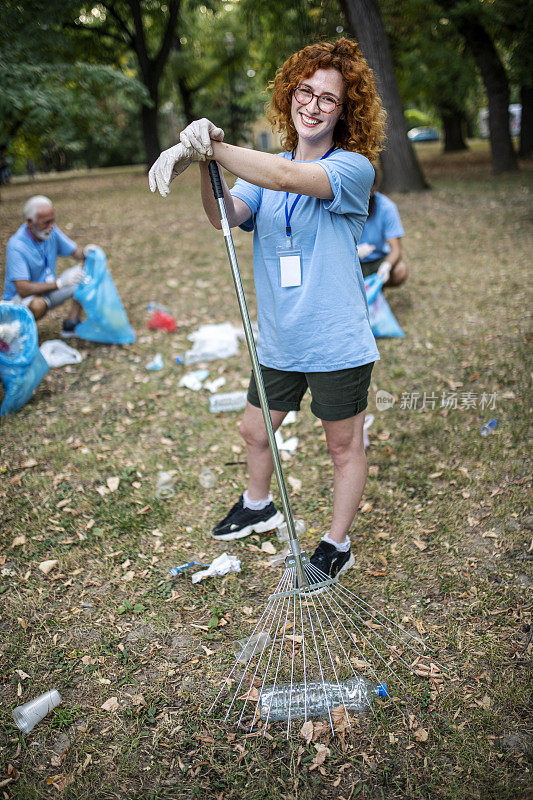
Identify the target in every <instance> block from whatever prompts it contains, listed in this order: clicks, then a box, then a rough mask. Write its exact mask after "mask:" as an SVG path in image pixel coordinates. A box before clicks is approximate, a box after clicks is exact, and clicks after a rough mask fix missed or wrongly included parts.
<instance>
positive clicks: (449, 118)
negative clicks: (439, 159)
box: [439, 108, 468, 153]
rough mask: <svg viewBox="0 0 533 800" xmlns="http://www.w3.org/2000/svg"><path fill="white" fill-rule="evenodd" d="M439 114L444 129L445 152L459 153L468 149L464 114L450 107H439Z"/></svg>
mask: <svg viewBox="0 0 533 800" xmlns="http://www.w3.org/2000/svg"><path fill="white" fill-rule="evenodd" d="M439 114H440V118H441V122H442V128H443V130H444V152H445V153H458V152H459V151H461V150H468V145H467V143H466V142H465V140H464V136H463V127H464V115H463V114H462V113H461V112H460V111H457V110H456V109H450V108H439Z"/></svg>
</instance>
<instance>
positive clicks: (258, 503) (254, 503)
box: [242, 489, 273, 511]
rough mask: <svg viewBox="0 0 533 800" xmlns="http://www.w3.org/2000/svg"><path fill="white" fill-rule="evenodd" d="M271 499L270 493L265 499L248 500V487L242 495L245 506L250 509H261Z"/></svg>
mask: <svg viewBox="0 0 533 800" xmlns="http://www.w3.org/2000/svg"><path fill="white" fill-rule="evenodd" d="M272 500H273V498H272V495H271V494H269V495H268V497H267V498H266V500H250V498H249V497H248V489H246V490H245V491H244V493H243V496H242V502H243V505H244V507H245V508H249V509H250V510H251V511H262V510H263V509H264V508H266V507H267V505H268V504H269V503H271V502H272Z"/></svg>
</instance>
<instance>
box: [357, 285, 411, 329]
mask: <svg viewBox="0 0 533 800" xmlns="http://www.w3.org/2000/svg"><path fill="white" fill-rule="evenodd" d="M382 286H383V278H380V277H379V275H377V274H376V275H369V276H368V278H365V289H366V300H367V303H368V315H369V319H370V327H371V328H372V333H373V334H374V336H375V337H376V339H378V338H380V337H381V338H394V337H402V336H405V333H404V332H403V331H402V329H401V328H400V326H399V325H398V322H397V321H396V317H395V316H394V314H393V313H392V311H391V310H390V306H389V304H388V303H387V301H386V300H385V297H384V296H383V292H382V291H381V287H382Z"/></svg>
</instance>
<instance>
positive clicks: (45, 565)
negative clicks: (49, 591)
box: [39, 558, 59, 575]
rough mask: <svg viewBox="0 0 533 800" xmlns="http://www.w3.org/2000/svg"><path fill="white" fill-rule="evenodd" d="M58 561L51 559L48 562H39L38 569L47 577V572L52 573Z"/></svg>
mask: <svg viewBox="0 0 533 800" xmlns="http://www.w3.org/2000/svg"><path fill="white" fill-rule="evenodd" d="M58 564H59V561H58V560H57V558H51V559H49V560H48V561H41V563H40V564H39V569H40V570H41V572H42V573H43V575H48V573H49V572H52V570H53V569H54V567H57V565H58Z"/></svg>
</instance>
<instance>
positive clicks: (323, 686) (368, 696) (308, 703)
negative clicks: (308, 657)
mask: <svg viewBox="0 0 533 800" xmlns="http://www.w3.org/2000/svg"><path fill="white" fill-rule="evenodd" d="M386 696H387V687H386V685H385V684H384V683H380V684H375V683H371V682H370V681H367V680H366V678H362V677H361V676H359V675H353V676H352V677H351V678H348V679H347V680H345V681H340V682H338V683H337V682H336V681H324V682H322V681H308V682H307V683H293V684H292V686H291V684H290V683H280V684H278V685H276V686H266V687H264V689H262V690H261V694H260V696H259V708H260V714H261V719H263V720H266V719H267V717H268V719H269V720H272V721H273V722H275V721H276V720H282V719H288V717H289V713H290V716H291V719H292V718H294V719H298V718H302V717H323V716H325V715H327V713H328V710H331V709H332V708H335V707H337V706H344V707H345V708H346V710H347V711H365V710H366V709H367V708H368V707H369V706H370V704H371V703H372V702H373V701H374V700H375V699H376V698H377V697H386Z"/></svg>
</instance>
